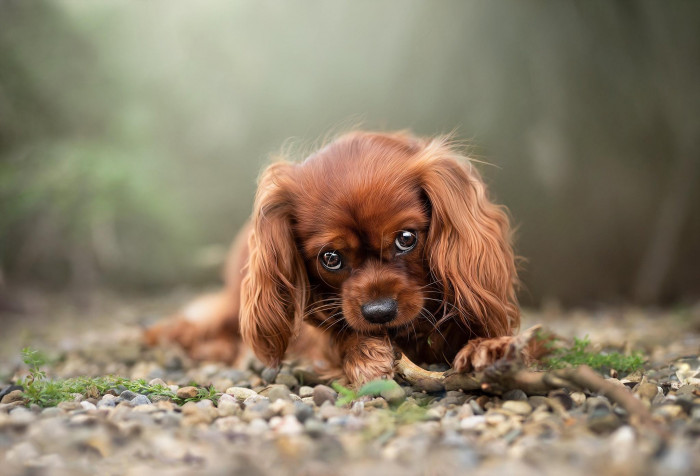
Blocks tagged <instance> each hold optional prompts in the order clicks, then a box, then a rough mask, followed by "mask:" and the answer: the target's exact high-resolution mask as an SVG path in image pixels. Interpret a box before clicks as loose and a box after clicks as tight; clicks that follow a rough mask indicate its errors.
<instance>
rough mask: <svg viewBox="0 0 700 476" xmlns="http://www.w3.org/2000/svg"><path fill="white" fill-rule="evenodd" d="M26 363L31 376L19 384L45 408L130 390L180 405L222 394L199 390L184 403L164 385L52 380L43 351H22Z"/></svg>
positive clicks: (117, 379) (112, 379)
mask: <svg viewBox="0 0 700 476" xmlns="http://www.w3.org/2000/svg"><path fill="white" fill-rule="evenodd" d="M22 359H23V360H24V363H25V364H26V365H27V366H28V367H29V375H28V376H27V377H25V378H23V379H20V380H18V381H17V384H18V385H21V386H22V387H23V388H24V398H25V400H26V401H27V403H28V404H36V405H39V406H41V407H53V406H56V405H58V404H59V403H61V402H65V401H72V400H74V399H75V394H81V395H83V396H84V397H85V398H100V397H102V396H103V395H105V394H106V393H108V392H109V391H110V390H117V389H121V390H124V389H126V390H130V391H132V392H134V393H139V394H142V395H147V396H151V397H152V396H156V395H160V396H164V397H168V398H170V399H171V400H172V401H173V402H175V403H177V404H180V405H182V404H185V403H187V402H190V401H199V400H213V401H214V402H216V401H217V400H218V398H219V394H218V393H217V392H216V389H215V388H214V387H213V386H211V387H199V386H198V385H196V384H194V386H197V387H199V388H198V393H197V396H196V397H193V398H188V399H181V398H178V397H177V395H176V394H175V393H174V392H173V391H172V390H170V388H169V387H166V386H164V385H149V384H148V383H147V382H146V381H145V380H143V379H135V380H132V379H128V378H124V377H118V376H113V375H108V376H104V377H75V378H68V379H52V378H48V377H47V376H46V373H45V372H44V371H43V370H42V369H41V367H42V366H43V365H44V364H45V363H46V357H45V356H44V355H43V354H42V353H41V352H39V351H37V350H33V349H30V348H25V349H23V350H22Z"/></svg>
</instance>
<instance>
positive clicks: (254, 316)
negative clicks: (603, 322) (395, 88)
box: [146, 132, 520, 385]
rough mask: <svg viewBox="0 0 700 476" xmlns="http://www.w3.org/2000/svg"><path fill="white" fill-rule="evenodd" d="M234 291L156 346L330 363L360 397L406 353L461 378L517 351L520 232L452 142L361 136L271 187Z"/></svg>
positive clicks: (258, 203)
mask: <svg viewBox="0 0 700 476" xmlns="http://www.w3.org/2000/svg"><path fill="white" fill-rule="evenodd" d="M225 282H226V287H225V289H224V290H223V291H221V292H219V293H217V294H213V295H210V296H205V297H203V298H200V299H199V300H197V301H195V302H194V303H193V304H191V305H190V306H188V307H187V308H186V309H185V310H184V311H183V312H182V313H181V314H180V315H179V316H177V317H175V318H173V319H171V320H169V321H166V322H163V323H160V324H158V325H156V326H155V327H153V328H151V329H150V330H149V331H148V332H147V333H146V338H147V341H148V342H149V343H155V342H157V341H161V340H171V341H177V342H179V343H180V344H181V345H182V346H183V347H185V349H187V350H188V352H189V353H190V354H191V355H192V356H193V357H195V358H199V359H219V360H225V361H229V362H235V361H236V359H237V358H238V357H239V356H240V355H241V349H242V348H243V347H244V345H247V346H249V347H250V348H252V350H253V351H254V352H255V354H256V355H257V356H258V358H260V359H261V360H262V361H263V362H264V363H265V364H267V365H269V366H276V365H279V363H280V361H281V360H282V359H283V358H284V356H285V355H286V354H288V353H295V354H304V355H307V356H311V357H313V358H323V359H324V360H325V361H326V362H327V363H328V365H329V366H331V367H330V368H332V369H334V370H335V371H336V372H337V374H336V376H338V375H339V376H342V377H345V379H346V380H347V381H349V383H351V384H353V385H360V384H362V383H363V382H367V381H370V380H373V379H376V378H382V377H391V376H392V375H393V366H394V357H395V350H400V351H401V352H404V353H405V354H406V355H407V356H408V358H410V359H411V360H412V361H415V362H423V363H438V362H442V363H449V364H451V365H452V366H453V367H454V369H456V370H457V371H469V370H474V369H476V370H478V369H481V368H483V367H485V366H487V365H489V364H491V363H492V362H494V361H495V360H497V359H498V358H500V357H502V356H503V355H504V353H505V352H506V351H507V348H508V345H509V343H510V342H511V339H512V337H511V336H512V335H513V333H514V331H515V330H516V329H517V327H518V326H519V323H520V313H519V309H518V305H517V301H516V295H515V286H516V282H517V277H516V268H515V264H514V255H513V250H512V248H511V243H510V228H509V223H508V217H507V214H506V213H505V211H504V209H503V208H502V207H500V206H498V205H495V204H494V203H492V202H491V201H490V200H489V198H488V195H487V191H486V187H485V185H484V182H483V181H482V180H481V178H480V176H479V174H478V173H477V171H476V170H475V169H474V168H473V167H472V166H471V164H470V163H469V161H468V159H467V158H466V157H464V156H463V155H461V154H460V152H459V151H458V150H456V149H455V148H454V147H453V146H452V145H451V144H450V142H449V141H448V140H447V139H445V138H435V139H421V138H418V137H414V136H411V135H409V134H406V133H391V134H387V133H374V132H352V133H349V134H346V135H343V136H341V137H339V138H338V139H336V140H334V141H333V142H331V143H329V144H328V145H327V146H325V147H323V148H322V149H321V150H319V151H317V152H315V153H314V154H312V155H311V156H310V157H308V158H307V159H306V160H304V161H303V162H301V163H291V162H277V163H274V164H272V165H270V166H269V167H268V168H267V169H266V170H265V171H264V172H263V174H262V176H261V177H260V180H259V186H258V191H257V194H256V197H255V205H254V208H253V215H252V218H251V220H250V223H248V224H247V225H246V226H245V228H244V230H243V231H242V232H241V235H240V236H239V238H238V240H237V241H236V243H235V244H234V246H233V247H232V251H231V254H230V257H229V260H228V262H227V267H226V272H225Z"/></svg>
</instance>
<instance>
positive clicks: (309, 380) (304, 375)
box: [292, 367, 323, 387]
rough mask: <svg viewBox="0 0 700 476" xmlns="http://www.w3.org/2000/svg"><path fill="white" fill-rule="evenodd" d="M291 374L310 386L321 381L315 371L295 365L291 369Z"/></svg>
mask: <svg viewBox="0 0 700 476" xmlns="http://www.w3.org/2000/svg"><path fill="white" fill-rule="evenodd" d="M292 374H293V375H294V377H296V379H297V381H299V382H300V383H302V384H304V385H308V386H310V387H313V386H314V385H318V384H320V383H323V381H322V380H321V378H319V376H318V374H317V373H316V372H314V371H312V370H309V369H306V368H304V367H295V368H294V369H292Z"/></svg>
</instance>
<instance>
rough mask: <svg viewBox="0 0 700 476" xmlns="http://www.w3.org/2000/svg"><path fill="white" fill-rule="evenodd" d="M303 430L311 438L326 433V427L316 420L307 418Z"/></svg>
mask: <svg viewBox="0 0 700 476" xmlns="http://www.w3.org/2000/svg"><path fill="white" fill-rule="evenodd" d="M304 430H305V431H306V433H308V434H309V435H311V436H320V435H322V434H323V433H324V432H325V431H326V426H325V425H324V424H323V422H322V421H321V420H318V419H317V418H309V419H308V420H306V421H305V422H304Z"/></svg>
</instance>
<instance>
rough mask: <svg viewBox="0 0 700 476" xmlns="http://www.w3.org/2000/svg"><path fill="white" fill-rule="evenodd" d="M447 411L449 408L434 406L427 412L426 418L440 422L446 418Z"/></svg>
mask: <svg viewBox="0 0 700 476" xmlns="http://www.w3.org/2000/svg"><path fill="white" fill-rule="evenodd" d="M446 411H447V408H445V407H443V406H434V407H433V408H430V409H428V411H426V412H425V418H426V419H427V420H433V421H440V420H441V419H442V417H443V416H445V412H446Z"/></svg>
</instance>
